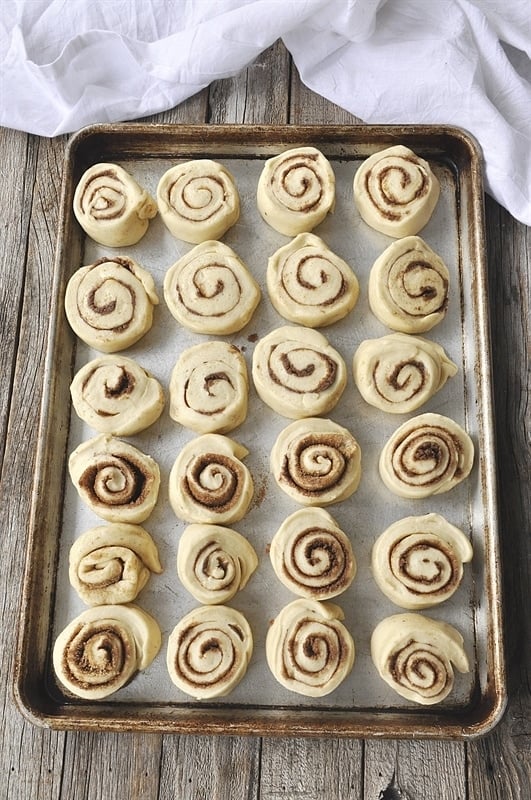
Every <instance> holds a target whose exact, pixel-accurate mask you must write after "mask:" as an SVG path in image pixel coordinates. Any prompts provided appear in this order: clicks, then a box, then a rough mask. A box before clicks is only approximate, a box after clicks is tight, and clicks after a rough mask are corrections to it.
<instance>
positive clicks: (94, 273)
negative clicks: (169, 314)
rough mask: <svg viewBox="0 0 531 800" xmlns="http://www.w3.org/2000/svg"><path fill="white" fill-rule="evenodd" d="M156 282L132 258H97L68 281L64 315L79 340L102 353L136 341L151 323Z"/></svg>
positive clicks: (123, 347) (114, 350) (156, 299)
mask: <svg viewBox="0 0 531 800" xmlns="http://www.w3.org/2000/svg"><path fill="white" fill-rule="evenodd" d="M158 302H159V298H158V296H157V292H156V290H155V282H154V281H153V278H152V277H151V275H150V274H149V272H147V271H146V270H145V269H142V267H140V266H139V265H138V264H137V263H136V262H135V261H133V259H132V258H127V257H126V256H116V257H114V258H108V257H105V258H100V259H99V260H98V261H96V262H95V263H94V264H91V265H90V266H87V267H81V269H78V270H77V271H76V272H75V273H74V274H73V275H72V277H71V278H70V280H69V281H68V285H67V287H66V294H65V312H66V316H67V319H68V322H69V323H70V327H71V328H72V330H73V331H74V333H75V334H77V336H79V338H80V339H82V340H83V341H84V342H86V343H87V344H88V345H89V346H90V347H94V348H95V349H96V350H100V351H101V352H102V353H115V352H116V351H117V350H125V348H126V347H130V346H131V345H133V344H135V342H138V340H139V339H141V338H142V336H144V334H145V333H147V331H148V330H149V329H150V328H151V326H152V324H153V306H154V305H157V304H158Z"/></svg>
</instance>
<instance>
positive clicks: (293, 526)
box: [269, 508, 356, 600]
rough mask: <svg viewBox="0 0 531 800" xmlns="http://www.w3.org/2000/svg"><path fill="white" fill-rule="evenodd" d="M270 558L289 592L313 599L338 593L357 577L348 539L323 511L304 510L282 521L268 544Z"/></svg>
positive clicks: (317, 509) (318, 509) (314, 509)
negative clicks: (269, 544)
mask: <svg viewBox="0 0 531 800" xmlns="http://www.w3.org/2000/svg"><path fill="white" fill-rule="evenodd" d="M269 557H270V558H271V563H272V565H273V569H274V570H275V574H276V575H277V577H278V579H279V580H280V581H281V582H282V583H283V584H284V585H285V586H287V587H288V589H290V590H291V591H292V592H294V593H295V594H297V595H299V596H300V597H308V598H310V599H311V598H313V599H314V600H328V599H330V598H331V597H336V596H337V595H338V594H341V593H342V592H344V591H345V590H346V589H348V587H349V586H350V584H351V583H352V581H353V579H354V576H355V574H356V560H355V558H354V553H353V552H352V545H351V543H350V540H349V538H348V536H347V535H346V534H345V533H344V532H343V531H342V530H341V528H340V527H339V525H338V524H337V522H336V521H335V520H334V519H333V517H332V516H331V515H330V514H329V513H328V512H327V511H325V510H324V509H322V508H303V509H300V510H299V511H295V513H294V514H291V515H290V516H289V517H288V518H287V519H286V520H284V522H283V523H282V525H281V526H280V528H279V529H278V531H277V532H276V534H275V535H274V537H273V539H272V541H271V546H270V549H269Z"/></svg>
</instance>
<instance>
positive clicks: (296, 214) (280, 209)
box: [256, 147, 336, 236]
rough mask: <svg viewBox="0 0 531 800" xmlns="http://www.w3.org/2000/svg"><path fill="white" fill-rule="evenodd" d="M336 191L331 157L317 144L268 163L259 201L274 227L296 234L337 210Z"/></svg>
mask: <svg viewBox="0 0 531 800" xmlns="http://www.w3.org/2000/svg"><path fill="white" fill-rule="evenodd" d="M335 192H336V181H335V175H334V171H333V169H332V167H331V165H330V162H329V161H328V159H327V158H325V156H324V155H323V154H322V153H321V152H320V151H319V150H317V149H316V148H315V147H295V148H293V149H291V150H286V151H285V152H284V153H280V154H279V155H278V156H275V157H274V158H270V159H268V160H267V161H266V162H265V164H264V168H263V170H262V172H261V174H260V178H259V180H258V189H257V194H256V201H257V205H258V210H259V212H260V214H261V215H262V217H263V218H264V220H265V221H266V222H267V223H268V224H269V225H271V227H272V228H274V229H275V230H276V231H278V232H279V233H283V234H285V235H286V236H296V235H297V234H298V233H304V232H305V231H311V230H313V228H315V227H316V225H319V223H320V222H322V221H323V220H324V219H325V217H326V215H327V214H328V213H329V211H333V210H334V205H335Z"/></svg>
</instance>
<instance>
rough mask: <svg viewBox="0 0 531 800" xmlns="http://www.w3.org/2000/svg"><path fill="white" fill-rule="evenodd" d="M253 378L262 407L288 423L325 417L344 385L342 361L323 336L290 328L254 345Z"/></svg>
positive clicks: (345, 376) (278, 331)
mask: <svg viewBox="0 0 531 800" xmlns="http://www.w3.org/2000/svg"><path fill="white" fill-rule="evenodd" d="M252 376H253V381H254V385H255V388H256V391H257V392H258V394H259V396H260V398H261V399H262V400H263V401H264V403H266V404H267V405H268V406H270V407H271V408H272V409H273V410H274V411H276V412H277V414H281V415H282V416H284V417H288V418H290V419H301V418H303V417H313V416H317V415H318V414H327V413H328V412H329V411H331V409H332V408H334V406H335V405H336V404H337V402H338V401H339V398H340V397H341V395H342V394H343V390H344V388H345V385H346V382H347V370H346V366H345V362H344V361H343V358H342V357H341V355H340V354H339V353H338V352H337V350H335V349H334V348H333V347H332V346H331V345H330V344H329V343H328V339H327V338H326V337H325V336H323V334H322V333H320V332H319V331H316V330H313V329H312V328H302V327H295V326H289V325H286V326H284V327H281V328H276V329H274V330H273V331H271V333H269V334H267V335H266V336H264V337H263V338H262V339H260V340H259V341H258V342H257V344H256V347H255V349H254V353H253V366H252Z"/></svg>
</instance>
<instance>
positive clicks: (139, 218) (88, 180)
mask: <svg viewBox="0 0 531 800" xmlns="http://www.w3.org/2000/svg"><path fill="white" fill-rule="evenodd" d="M74 214H75V216H76V219H77V221H78V222H79V224H80V225H81V227H82V228H83V230H84V231H85V233H88V235H89V236H90V237H91V238H92V239H94V241H95V242H98V244H102V245H105V246H106V247H126V246H127V245H131V244H136V243H137V242H138V241H140V239H141V238H142V237H143V235H144V234H145V232H146V231H147V229H148V225H149V220H150V219H153V217H155V216H156V214H157V204H156V202H155V200H154V199H153V198H152V197H151V195H149V194H148V192H146V190H145V189H143V188H142V187H141V186H140V185H139V184H138V183H137V182H136V180H135V179H134V178H133V177H132V175H130V174H129V173H128V172H127V171H126V170H125V169H124V168H123V167H120V166H118V165H117V164H106V163H103V164H94V166H92V167H90V168H89V169H88V170H87V171H86V172H85V173H84V174H83V176H82V177H81V180H80V181H79V183H78V185H77V187H76V191H75V194H74Z"/></svg>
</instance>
